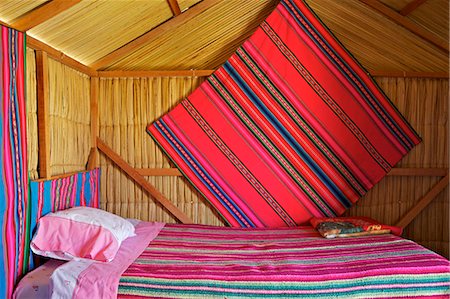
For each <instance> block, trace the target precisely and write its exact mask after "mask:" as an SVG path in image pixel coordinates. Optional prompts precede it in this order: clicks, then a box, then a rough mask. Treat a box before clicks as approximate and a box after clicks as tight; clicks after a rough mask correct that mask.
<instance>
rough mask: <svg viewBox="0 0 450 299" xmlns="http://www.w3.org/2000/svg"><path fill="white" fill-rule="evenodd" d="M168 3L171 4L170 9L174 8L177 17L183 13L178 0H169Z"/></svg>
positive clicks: (173, 11)
mask: <svg viewBox="0 0 450 299" xmlns="http://www.w3.org/2000/svg"><path fill="white" fill-rule="evenodd" d="M167 3H168V4H169V6H170V10H172V13H173V15H174V16H175V17H176V16H178V15H180V14H181V9H180V5H179V4H178V1H177V0H167Z"/></svg>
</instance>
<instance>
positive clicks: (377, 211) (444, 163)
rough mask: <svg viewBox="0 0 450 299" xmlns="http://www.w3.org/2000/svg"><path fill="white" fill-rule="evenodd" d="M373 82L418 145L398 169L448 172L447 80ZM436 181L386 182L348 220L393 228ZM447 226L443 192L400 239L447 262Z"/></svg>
mask: <svg viewBox="0 0 450 299" xmlns="http://www.w3.org/2000/svg"><path fill="white" fill-rule="evenodd" d="M377 82H378V83H379V85H380V86H381V88H382V89H383V90H384V91H385V93H386V94H387V95H388V97H389V98H391V99H392V100H393V102H394V104H395V105H396V106H397V108H398V109H399V110H400V112H401V113H402V114H403V115H404V116H405V117H406V119H407V120H408V121H409V122H410V123H411V125H412V126H413V127H414V128H415V129H416V130H417V132H418V133H419V135H420V136H421V137H422V139H423V141H422V143H421V144H419V145H418V146H417V147H415V148H414V149H413V150H412V151H411V152H410V153H409V154H408V155H407V156H406V157H405V158H404V159H403V160H402V161H401V162H400V163H399V165H397V166H398V167H425V168H434V167H439V168H440V167H442V168H448V165H449V163H448V162H449V161H448V127H447V125H448V102H449V96H448V88H449V85H448V79H418V78H406V79H403V78H378V79H377ZM439 179H440V178H439V177H394V176H388V177H386V178H384V179H383V180H382V181H381V182H380V183H379V184H378V185H376V186H375V188H373V189H372V190H371V191H369V192H368V193H367V195H366V196H365V197H364V198H363V199H361V200H360V201H359V202H358V203H357V205H356V206H354V207H353V208H351V209H350V210H349V211H348V213H347V214H348V215H354V216H356V215H357V216H368V217H372V218H374V219H377V220H379V221H381V222H384V223H388V224H395V223H396V222H397V221H398V220H399V219H400V218H401V217H402V216H403V215H404V214H405V213H406V212H407V211H408V210H409V209H410V208H412V207H413V205H414V204H415V202H417V200H418V199H419V198H420V197H421V196H423V195H425V194H426V193H427V192H428V191H429V190H430V188H431V187H432V186H433V185H434V184H436V183H437V182H438V181H439ZM448 224H449V191H448V187H447V188H446V190H444V191H443V192H442V193H441V194H439V195H438V196H437V197H436V199H435V200H434V201H433V202H432V203H431V204H430V205H429V206H428V207H427V208H426V209H425V210H424V211H423V212H422V213H421V214H420V215H419V216H418V217H417V218H416V219H415V220H414V221H413V222H412V223H411V224H410V225H409V226H408V227H407V228H406V230H405V232H404V234H403V236H404V237H406V238H409V239H412V240H414V241H416V242H418V243H420V244H422V245H424V246H426V247H429V248H430V249H432V250H434V251H436V252H438V253H440V254H442V255H444V256H448V255H449V225H448Z"/></svg>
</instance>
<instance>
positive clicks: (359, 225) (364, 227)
mask: <svg viewBox="0 0 450 299" xmlns="http://www.w3.org/2000/svg"><path fill="white" fill-rule="evenodd" d="M310 223H311V225H312V226H313V227H314V228H315V229H316V230H317V231H318V232H319V233H320V234H321V235H322V236H324V237H325V238H328V239H331V238H336V237H357V236H365V235H371V234H377V235H379V234H389V233H392V234H394V235H397V236H400V235H401V234H402V228H401V227H396V226H389V225H384V224H381V223H378V222H377V221H375V220H373V219H371V218H368V217H336V218H312V219H311V220H310Z"/></svg>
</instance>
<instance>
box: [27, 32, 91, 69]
mask: <svg viewBox="0 0 450 299" xmlns="http://www.w3.org/2000/svg"><path fill="white" fill-rule="evenodd" d="M27 46H28V47H30V48H32V49H34V50H37V51H39V50H41V51H44V52H46V53H47V54H48V56H50V57H51V58H53V59H55V60H57V61H59V62H61V63H62V64H65V65H67V66H70V67H71V68H73V69H76V70H77V71H80V72H82V73H85V74H87V75H89V76H93V77H96V76H97V72H96V71H95V70H94V69H92V68H90V67H88V66H86V65H84V64H82V63H81V62H79V61H77V60H75V59H73V58H71V57H70V56H67V55H66V54H64V53H63V52H61V51H59V50H56V49H55V48H53V47H51V46H49V45H47V44H46V43H43V42H41V41H40V40H37V39H35V38H33V37H31V36H27Z"/></svg>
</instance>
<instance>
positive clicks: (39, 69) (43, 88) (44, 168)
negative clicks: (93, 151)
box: [36, 51, 51, 178]
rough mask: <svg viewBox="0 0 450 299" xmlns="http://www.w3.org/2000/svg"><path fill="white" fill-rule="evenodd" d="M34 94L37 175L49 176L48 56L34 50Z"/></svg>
mask: <svg viewBox="0 0 450 299" xmlns="http://www.w3.org/2000/svg"><path fill="white" fill-rule="evenodd" d="M36 85H37V87H36V96H37V122H38V143H39V163H38V165H39V177H41V178H49V177H50V176H51V170H50V132H49V128H50V110H49V109H50V98H49V90H48V88H49V87H48V57H47V53H46V52H44V51H36Z"/></svg>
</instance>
